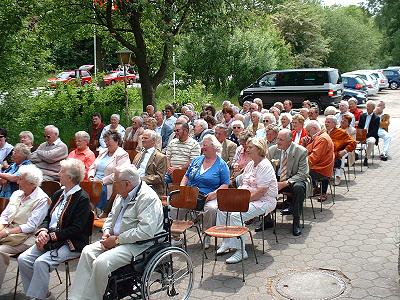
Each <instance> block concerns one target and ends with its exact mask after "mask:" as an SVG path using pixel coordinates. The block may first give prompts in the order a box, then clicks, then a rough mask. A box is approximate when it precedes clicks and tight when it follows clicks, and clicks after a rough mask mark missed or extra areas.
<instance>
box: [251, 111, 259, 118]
mask: <svg viewBox="0 0 400 300" xmlns="http://www.w3.org/2000/svg"><path fill="white" fill-rule="evenodd" d="M251 115H252V116H253V115H255V116H256V117H257V118H258V119H261V113H260V112H259V111H253V112H252V113H251Z"/></svg>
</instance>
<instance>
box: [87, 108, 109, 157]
mask: <svg viewBox="0 0 400 300" xmlns="http://www.w3.org/2000/svg"><path fill="white" fill-rule="evenodd" d="M104 126H105V125H104V123H103V121H102V119H101V114H100V113H94V114H93V115H92V126H90V127H89V136H90V142H89V148H90V150H92V151H93V152H95V151H96V150H97V148H98V147H99V145H100V142H99V140H100V137H101V132H102V131H103V128H104Z"/></svg>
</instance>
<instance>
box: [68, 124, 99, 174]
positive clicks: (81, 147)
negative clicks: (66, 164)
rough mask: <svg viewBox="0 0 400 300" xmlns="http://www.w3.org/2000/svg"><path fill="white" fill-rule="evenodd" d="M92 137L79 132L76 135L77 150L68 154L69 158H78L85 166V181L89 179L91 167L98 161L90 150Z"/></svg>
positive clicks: (84, 132)
mask: <svg viewBox="0 0 400 300" xmlns="http://www.w3.org/2000/svg"><path fill="white" fill-rule="evenodd" d="M89 141H90V135H89V134H88V133H87V132H86V131H78V132H77V133H75V144H76V149H75V150H72V151H71V152H70V153H69V154H68V158H76V159H79V160H80V161H82V162H83V164H84V165H85V180H86V179H87V178H88V171H89V168H90V166H91V165H92V164H93V162H94V160H95V159H96V157H95V155H94V153H93V152H92V150H90V149H89Z"/></svg>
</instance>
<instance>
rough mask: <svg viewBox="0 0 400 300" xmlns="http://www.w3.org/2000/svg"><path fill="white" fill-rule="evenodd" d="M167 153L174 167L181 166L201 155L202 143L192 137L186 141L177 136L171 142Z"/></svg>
mask: <svg viewBox="0 0 400 300" xmlns="http://www.w3.org/2000/svg"><path fill="white" fill-rule="evenodd" d="M166 154H167V158H168V159H169V161H170V162H171V166H172V167H180V166H183V165H185V164H187V163H188V162H189V161H191V160H192V159H193V158H195V157H196V156H199V155H200V144H199V143H198V142H196V141H195V140H194V139H192V138H188V139H187V140H186V141H185V142H181V141H180V140H179V139H177V138H175V139H173V140H172V141H171V142H170V143H169V145H168V147H167V153H166Z"/></svg>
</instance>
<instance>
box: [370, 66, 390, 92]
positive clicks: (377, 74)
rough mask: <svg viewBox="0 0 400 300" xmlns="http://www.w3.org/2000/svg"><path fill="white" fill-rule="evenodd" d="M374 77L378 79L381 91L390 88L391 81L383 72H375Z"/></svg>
mask: <svg viewBox="0 0 400 300" xmlns="http://www.w3.org/2000/svg"><path fill="white" fill-rule="evenodd" d="M371 74H372V75H373V76H375V77H376V79H378V84H379V90H380V91H381V90H383V89H387V88H388V87H389V80H388V79H387V77H386V76H385V74H383V72H382V70H375V71H373V72H372V73H371Z"/></svg>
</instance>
